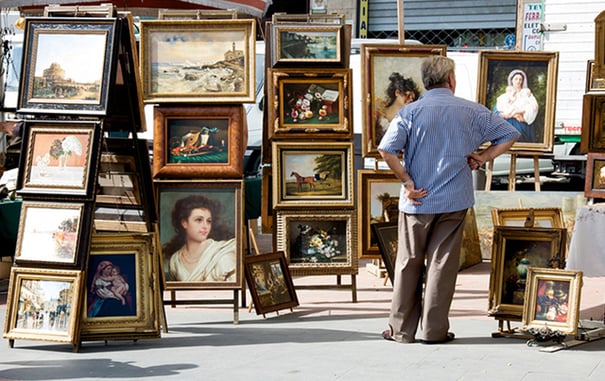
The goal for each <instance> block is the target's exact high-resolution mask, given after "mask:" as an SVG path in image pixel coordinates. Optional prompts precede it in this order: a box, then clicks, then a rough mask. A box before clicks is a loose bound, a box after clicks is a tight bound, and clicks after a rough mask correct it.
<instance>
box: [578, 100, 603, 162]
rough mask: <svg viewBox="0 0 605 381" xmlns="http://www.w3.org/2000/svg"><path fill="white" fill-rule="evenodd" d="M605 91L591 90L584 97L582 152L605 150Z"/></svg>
mask: <svg viewBox="0 0 605 381" xmlns="http://www.w3.org/2000/svg"><path fill="white" fill-rule="evenodd" d="M604 122H605V92H589V93H586V94H584V97H583V99H582V133H581V138H580V152H582V153H589V152H605V124H604Z"/></svg>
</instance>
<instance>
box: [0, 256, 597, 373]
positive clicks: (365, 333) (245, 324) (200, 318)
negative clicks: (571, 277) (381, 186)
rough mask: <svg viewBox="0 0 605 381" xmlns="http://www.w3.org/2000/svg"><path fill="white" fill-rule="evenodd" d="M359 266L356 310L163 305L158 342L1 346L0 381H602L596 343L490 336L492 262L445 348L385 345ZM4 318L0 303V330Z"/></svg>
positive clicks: (318, 302)
mask: <svg viewBox="0 0 605 381" xmlns="http://www.w3.org/2000/svg"><path fill="white" fill-rule="evenodd" d="M366 264H367V262H364V261H362V262H361V264H360V270H359V274H358V276H357V287H358V290H357V299H358V302H357V303H352V302H351V299H352V293H351V291H350V290H336V289H328V290H311V289H300V290H297V296H298V299H299V302H300V306H298V307H296V308H294V309H293V310H292V311H289V310H284V311H280V313H279V314H277V313H269V314H267V315H266V317H263V316H259V315H256V313H255V311H254V310H252V312H248V309H247V308H240V310H239V324H234V323H233V316H234V315H233V306H231V305H184V306H183V305H179V306H177V307H174V308H171V307H169V306H166V307H165V310H166V318H167V326H168V327H167V328H168V332H163V333H162V337H161V338H159V339H141V340H138V341H136V342H133V341H109V342H107V343H105V342H102V341H91V342H83V343H82V346H81V348H80V350H79V352H77V353H74V352H73V348H72V346H71V345H64V344H57V343H48V342H42V341H15V345H14V348H9V347H8V341H7V340H3V341H4V344H5V345H0V380H107V379H111V380H129V379H135V378H136V379H149V380H189V379H204V380H228V379H233V380H240V379H241V380H243V379H246V380H367V379H393V378H396V379H399V380H421V379H427V380H507V381H508V380H522V381H528V380H544V379H548V380H554V381H556V380H592V381H597V380H599V381H601V380H603V379H605V355H604V354H605V339H595V340H591V341H587V342H583V343H582V344H581V345H578V346H574V347H571V348H567V349H564V350H559V351H556V352H552V353H551V352H546V351H544V350H545V349H546V348H548V347H550V346H551V344H552V343H548V344H542V345H540V346H537V347H530V346H528V345H527V344H526V340H525V339H522V338H518V337H515V338H511V337H496V338H494V337H492V333H494V332H496V331H497V329H498V322H497V321H495V320H494V319H493V318H490V317H488V316H486V309H487V303H488V302H487V298H488V290H489V271H490V263H489V262H483V263H480V264H478V265H475V266H472V267H470V268H468V269H466V270H463V271H461V272H460V275H459V277H458V284H457V291H456V294H455V298H454V302H453V305H452V310H451V330H452V331H453V332H455V333H456V339H455V340H454V341H453V342H450V343H447V344H442V345H423V344H419V343H415V344H398V343H395V342H387V341H385V340H383V339H382V338H381V336H380V332H381V331H382V330H383V329H385V327H386V324H387V316H388V309H389V303H390V296H391V292H392V289H391V285H390V283H387V284H386V285H385V284H384V280H383V279H382V278H378V277H376V276H375V275H373V274H371V273H370V272H369V271H367V269H366V268H365V266H366ZM342 278H343V279H342V281H343V284H346V283H347V282H348V281H349V277H348V276H343V277H342ZM335 282H336V279H335V277H334V276H307V277H295V278H294V283H295V285H319V284H328V285H329V284H335ZM604 285H605V278H585V279H584V286H583V289H582V300H581V305H580V307H581V316H580V318H581V320H588V319H593V320H600V321H601V322H602V321H603V314H604V311H605V297H604V295H603V293H604V292H605V287H603V286H604ZM221 293H222V291H220V292H217V291H183V292H177V299H181V298H183V299H184V298H197V299H200V298H201V299H204V298H214V297H216V298H224V297H225V295H221ZM228 293H229V294H227V295H230V294H232V293H231V292H228ZM4 296H5V295H4ZM165 297H166V299H168V298H169V296H168V295H165ZM227 297H228V296H227ZM247 300H248V301H249V300H250V298H249V296H248V298H247ZM5 310H6V306H5V303H4V302H3V303H2V305H0V319H4V315H5ZM2 321H3V320H2ZM512 324H513V326H514V325H515V324H518V323H514V322H513V323H512ZM570 343H571V341H570Z"/></svg>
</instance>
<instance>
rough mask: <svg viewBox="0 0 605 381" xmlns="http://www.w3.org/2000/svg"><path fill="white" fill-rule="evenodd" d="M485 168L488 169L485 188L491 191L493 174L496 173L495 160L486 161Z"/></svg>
mask: <svg viewBox="0 0 605 381" xmlns="http://www.w3.org/2000/svg"><path fill="white" fill-rule="evenodd" d="M485 170H486V172H485V190H486V191H490V190H492V176H493V174H494V161H493V160H490V161H488V162H487V163H486V168H485Z"/></svg>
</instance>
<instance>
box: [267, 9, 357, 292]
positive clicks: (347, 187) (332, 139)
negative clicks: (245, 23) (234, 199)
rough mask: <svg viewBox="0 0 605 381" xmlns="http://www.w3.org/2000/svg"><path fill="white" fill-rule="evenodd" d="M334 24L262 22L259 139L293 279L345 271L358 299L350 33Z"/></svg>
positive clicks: (279, 241)
mask: <svg viewBox="0 0 605 381" xmlns="http://www.w3.org/2000/svg"><path fill="white" fill-rule="evenodd" d="M335 20H336V21H337V22H335V21H334V19H328V21H324V22H320V21H315V22H313V21H314V20H312V22H309V20H308V19H307V17H302V22H298V21H297V19H296V18H294V17H293V18H287V17H284V18H283V19H277V18H276V17H274V19H273V22H272V23H267V28H266V29H267V30H268V31H269V32H268V33H267V34H268V35H269V39H268V41H266V51H267V62H268V63H269V64H268V65H267V66H268V70H267V76H266V77H267V81H266V86H265V88H266V94H267V99H269V100H270V101H268V102H267V118H266V119H267V123H266V126H265V134H264V139H265V141H266V142H270V144H271V153H270V154H271V156H270V157H271V166H272V178H273V181H272V182H273V187H272V207H273V217H274V221H273V227H274V228H273V230H274V242H275V246H276V248H277V250H279V251H283V252H284V253H285V256H286V258H287V262H288V266H289V269H290V271H291V273H292V274H293V275H311V274H314V275H337V276H340V275H349V274H350V275H351V277H352V284H353V286H352V287H353V299H355V297H356V295H355V288H354V283H355V282H354V277H355V275H356V274H357V272H358V264H357V256H356V255H355V253H356V244H357V242H356V239H355V234H356V215H355V211H354V198H353V194H354V191H353V154H354V152H353V140H352V139H353V126H352V122H353V121H352V115H353V113H352V95H351V94H352V88H351V87H352V70H351V69H350V68H349V67H348V66H349V51H350V31H351V29H350V25H345V24H344V18H343V17H342V16H340V18H336V19H335ZM263 155H264V157H266V153H263ZM263 185H264V186H266V185H268V184H267V183H263Z"/></svg>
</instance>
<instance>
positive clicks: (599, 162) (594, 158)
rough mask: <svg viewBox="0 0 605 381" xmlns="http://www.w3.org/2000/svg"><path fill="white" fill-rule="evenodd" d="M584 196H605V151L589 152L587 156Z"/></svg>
mask: <svg viewBox="0 0 605 381" xmlns="http://www.w3.org/2000/svg"><path fill="white" fill-rule="evenodd" d="M584 196H586V197H589V198H605V152H589V153H588V155H587V157H586V179H585V182H584Z"/></svg>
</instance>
